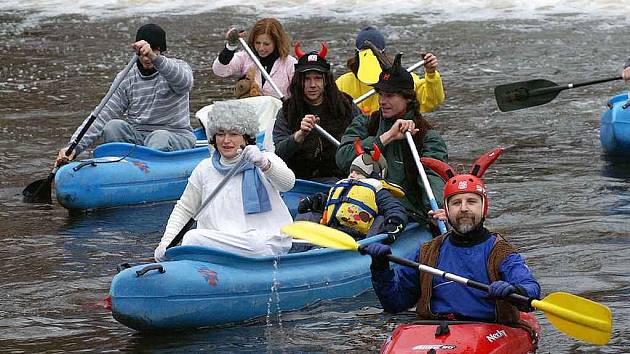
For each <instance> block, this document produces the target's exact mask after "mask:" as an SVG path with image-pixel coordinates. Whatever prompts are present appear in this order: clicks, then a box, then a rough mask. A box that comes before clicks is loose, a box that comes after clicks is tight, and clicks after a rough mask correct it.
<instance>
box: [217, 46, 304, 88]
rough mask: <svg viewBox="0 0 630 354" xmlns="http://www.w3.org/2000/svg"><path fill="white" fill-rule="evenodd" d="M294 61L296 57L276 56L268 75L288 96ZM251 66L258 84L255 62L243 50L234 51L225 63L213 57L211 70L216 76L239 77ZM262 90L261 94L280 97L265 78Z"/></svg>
mask: <svg viewBox="0 0 630 354" xmlns="http://www.w3.org/2000/svg"><path fill="white" fill-rule="evenodd" d="M296 63H297V59H295V58H294V57H292V56H290V55H289V56H287V57H286V58H278V60H276V62H275V63H274V64H273V68H271V73H270V74H269V75H270V76H271V78H272V79H273V82H274V83H275V84H276V86H278V88H279V89H280V91H282V95H283V96H284V97H288V95H289V94H288V88H289V84H290V83H291V79H292V78H293V73H294V72H295V67H294V65H295V64H296ZM251 67H254V68H255V69H256V83H257V84H258V85H259V86H260V83H261V82H262V80H261V74H260V71H259V70H258V68H256V64H254V62H253V61H252V59H251V58H250V57H249V55H247V53H246V52H245V51H240V52H237V53H235V54H234V57H233V58H232V60H231V61H230V63H229V64H227V65H223V64H221V63H220V62H219V58H218V57H217V58H216V59H214V63H212V72H214V74H215V75H216V76H220V77H229V76H239V77H240V76H243V75H245V73H246V72H247V70H249V68H251ZM262 91H263V95H267V96H274V97H277V98H280V97H278V94H277V93H276V91H275V90H274V89H273V87H272V86H271V84H270V83H269V82H268V81H266V80H265V85H264V86H262Z"/></svg>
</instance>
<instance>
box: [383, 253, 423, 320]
mask: <svg viewBox="0 0 630 354" xmlns="http://www.w3.org/2000/svg"><path fill="white" fill-rule="evenodd" d="M418 255H419V250H418V251H416V252H415V254H413V255H409V256H408V257H406V258H408V259H411V260H413V261H415V262H417V261H418ZM372 286H373V287H374V292H375V293H376V296H378V300H379V301H380V303H381V305H382V306H383V310H385V311H387V312H389V313H397V312H401V311H405V310H407V309H408V308H410V307H413V306H415V305H416V303H417V302H418V298H419V297H420V275H419V274H418V270H417V269H416V268H410V267H405V266H399V265H395V266H394V268H393V269H385V270H375V269H372Z"/></svg>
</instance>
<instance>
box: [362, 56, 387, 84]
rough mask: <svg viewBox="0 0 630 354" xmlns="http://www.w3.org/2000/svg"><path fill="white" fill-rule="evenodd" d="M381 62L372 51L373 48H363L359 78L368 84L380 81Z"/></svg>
mask: <svg viewBox="0 0 630 354" xmlns="http://www.w3.org/2000/svg"><path fill="white" fill-rule="evenodd" d="M381 71H382V69H381V64H380V63H379V62H378V58H376V56H375V55H374V53H373V52H372V49H369V48H368V49H362V50H361V51H360V52H359V70H358V71H357V78H358V79H359V80H360V81H361V82H363V83H364V84H366V85H373V84H375V83H377V82H378V77H379V75H380V74H381Z"/></svg>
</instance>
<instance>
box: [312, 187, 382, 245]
mask: <svg viewBox="0 0 630 354" xmlns="http://www.w3.org/2000/svg"><path fill="white" fill-rule="evenodd" d="M382 188H383V185H382V184H381V182H380V181H379V180H377V179H374V178H365V179H360V180H356V179H343V180H341V181H339V182H337V183H335V185H334V186H333V187H332V188H331V189H330V193H328V200H327V201H326V209H325V210H324V215H323V217H322V220H321V223H322V224H324V225H330V223H331V222H332V221H333V220H336V221H337V222H338V223H339V224H341V225H343V226H345V227H349V228H352V229H354V230H356V231H358V232H359V233H361V234H362V235H366V234H367V232H368V230H369V229H370V227H371V226H372V224H373V223H374V219H375V218H376V216H377V215H378V206H377V205H376V193H378V191H379V190H381V189H382Z"/></svg>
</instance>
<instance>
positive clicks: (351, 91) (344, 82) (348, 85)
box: [336, 70, 444, 116]
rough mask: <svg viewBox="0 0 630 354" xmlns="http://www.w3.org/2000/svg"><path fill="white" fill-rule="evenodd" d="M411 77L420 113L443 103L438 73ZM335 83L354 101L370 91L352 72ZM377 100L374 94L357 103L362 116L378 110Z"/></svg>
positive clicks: (442, 89) (412, 74) (442, 91)
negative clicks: (422, 77)
mask: <svg viewBox="0 0 630 354" xmlns="http://www.w3.org/2000/svg"><path fill="white" fill-rule="evenodd" d="M411 76H412V77H413V81H414V84H415V87H416V88H415V90H416V97H417V98H418V102H420V113H427V112H433V111H434V110H435V109H436V108H437V107H438V106H440V105H441V104H442V103H443V102H444V87H443V86H442V77H441V76H440V72H439V71H437V70H436V71H435V72H433V73H425V74H424V79H421V78H419V77H418V75H416V74H415V73H411ZM336 83H337V87H339V90H341V91H342V92H345V93H347V94H348V95H350V96H352V98H353V99H355V100H356V99H357V98H359V97H360V96H361V95H363V94H365V93H366V92H368V91H370V90H371V89H372V87H371V86H368V85H366V84H364V83H363V82H361V81H360V80H359V79H358V78H357V77H356V75H355V74H354V73H353V72H347V73H345V74H343V75H341V76H340V77H339V78H337V81H336ZM378 98H379V96H378V94H374V95H372V96H370V97H369V98H368V99H366V100H365V101H363V102H361V103H359V105H358V106H359V108H360V109H361V111H362V112H363V114H365V115H367V116H369V115H370V114H372V112H375V111H377V110H378V109H379V108H380V106H379V104H378Z"/></svg>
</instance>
